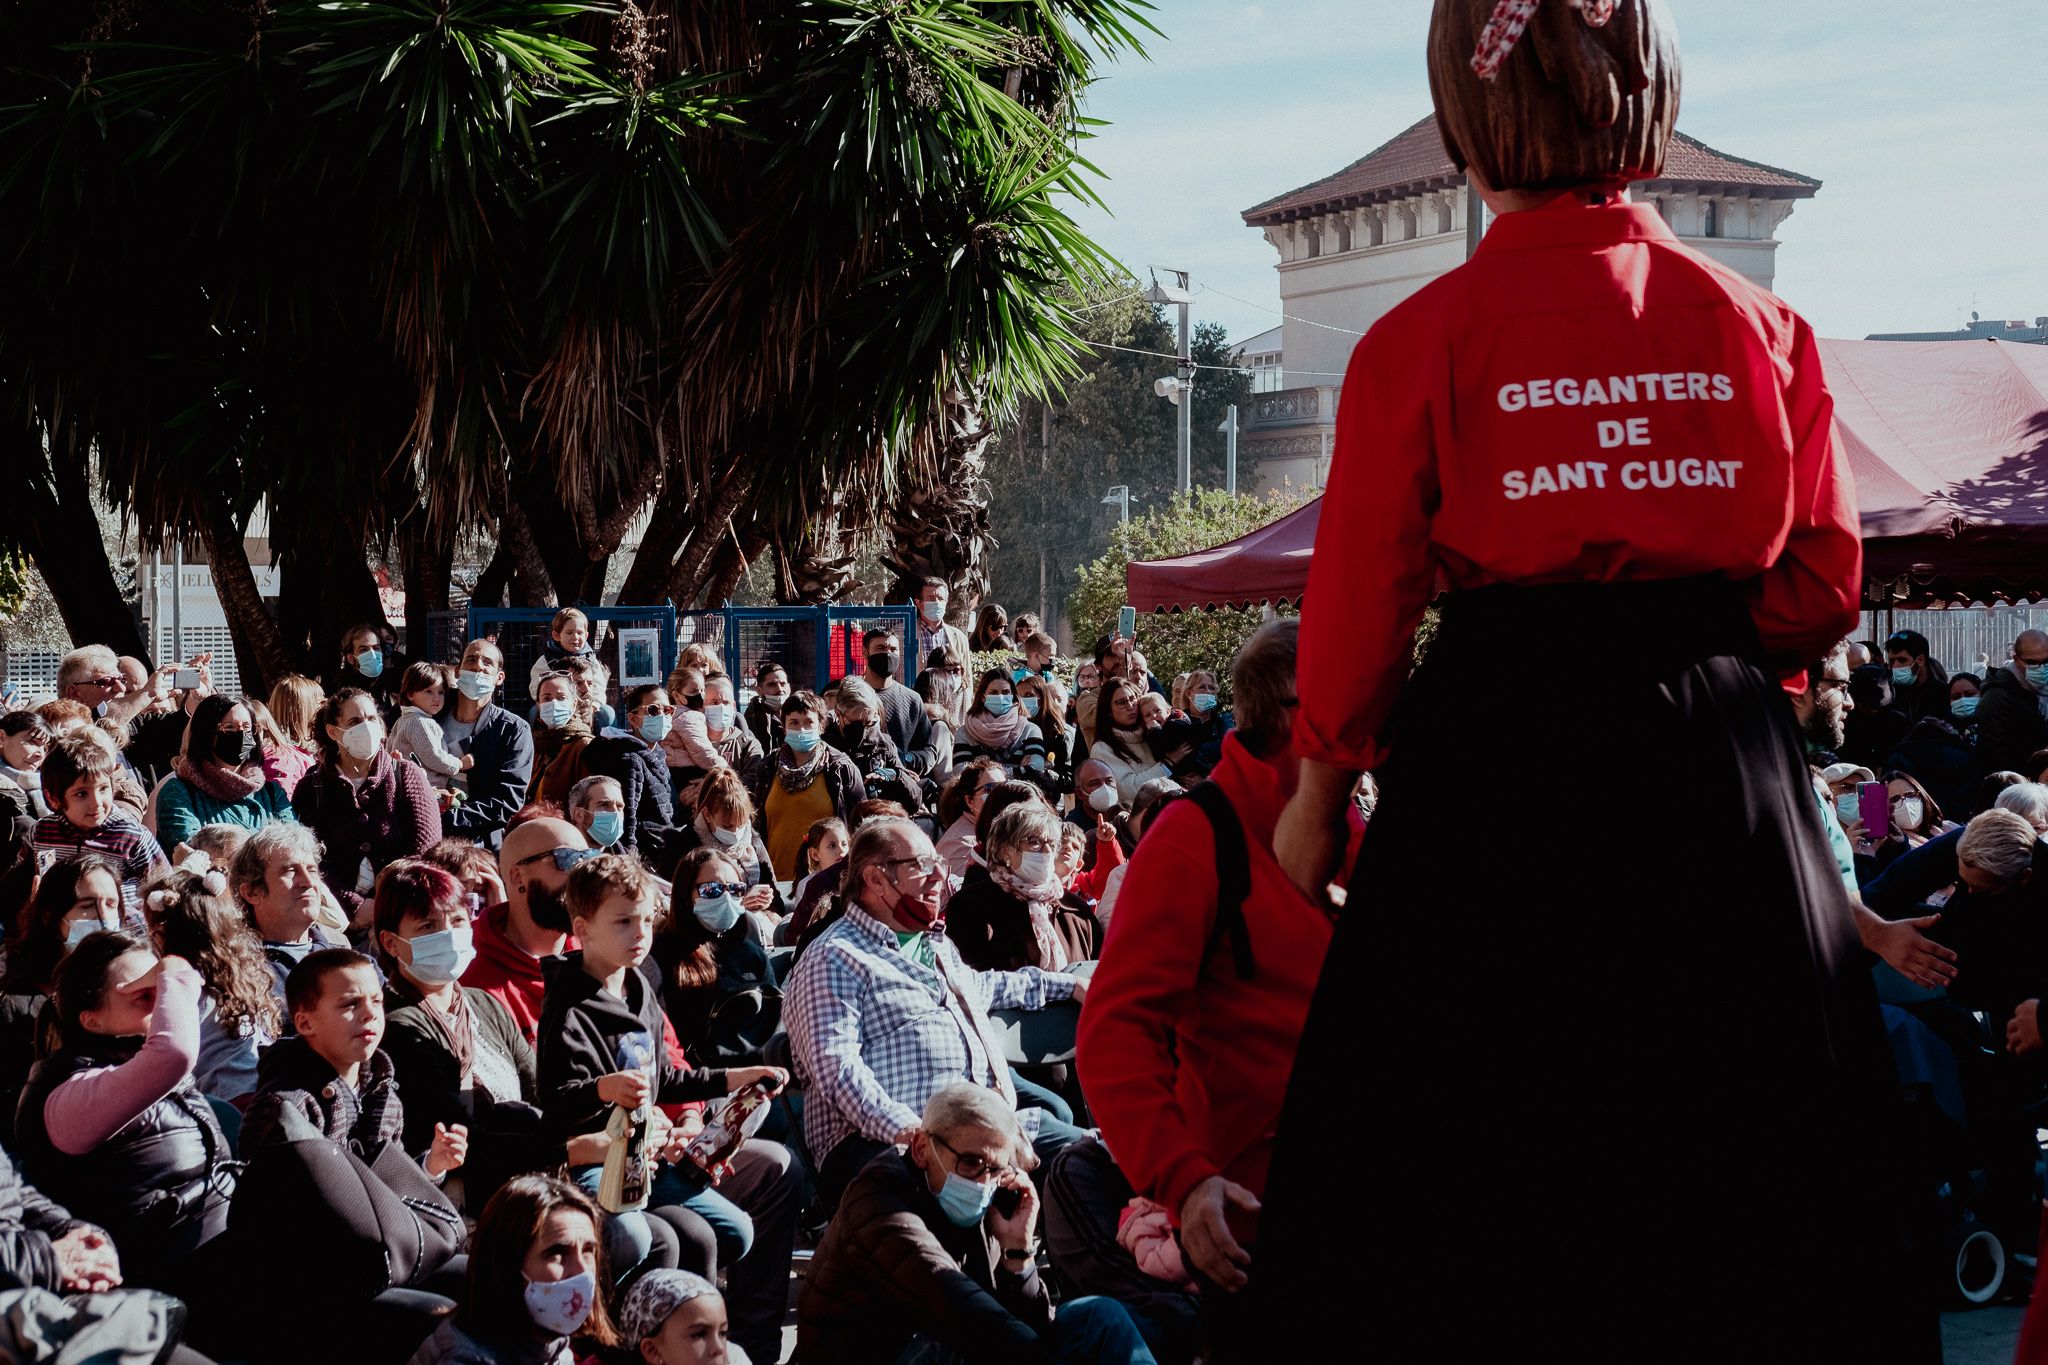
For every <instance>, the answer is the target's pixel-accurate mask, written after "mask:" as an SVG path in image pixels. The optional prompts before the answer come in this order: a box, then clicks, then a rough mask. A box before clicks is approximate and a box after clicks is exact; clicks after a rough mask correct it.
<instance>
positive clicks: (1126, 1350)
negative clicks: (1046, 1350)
mask: <svg viewBox="0 0 2048 1365" xmlns="http://www.w3.org/2000/svg"><path fill="white" fill-rule="evenodd" d="M1050 1335H1051V1338H1052V1341H1051V1344H1052V1353H1053V1359H1055V1360H1057V1361H1059V1363H1060V1365H1158V1362H1157V1360H1156V1359H1155V1358H1154V1356H1153V1354H1152V1350H1151V1348H1150V1347H1148V1346H1147V1345H1145V1338H1144V1337H1142V1336H1140V1335H1139V1334H1138V1328H1137V1324H1136V1323H1134V1322H1133V1321H1132V1320H1131V1314H1130V1311H1129V1310H1128V1309H1126V1308H1125V1307H1124V1306H1123V1305H1122V1304H1120V1303H1118V1302H1117V1301H1116V1300H1115V1299H1105V1298H1097V1297H1090V1298H1085V1299H1069V1300H1068V1301H1067V1302H1065V1303H1063V1304H1061V1305H1060V1306H1059V1310H1058V1312H1057V1313H1056V1314H1055V1315H1054V1317H1053V1320H1052V1331H1051V1334H1050ZM896 1365H970V1362H969V1360H968V1357H967V1356H965V1355H962V1354H961V1353H960V1352H958V1351H956V1350H954V1349H953V1348H952V1347H950V1346H946V1345H943V1344H942V1343H940V1342H937V1341H934V1340H932V1339H931V1338H930V1337H927V1336H918V1337H913V1338H912V1339H911V1342H910V1344H909V1345H908V1346H906V1347H904V1348H903V1353H902V1354H901V1355H899V1356H897V1357H896Z"/></svg>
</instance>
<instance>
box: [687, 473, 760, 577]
mask: <svg viewBox="0 0 2048 1365" xmlns="http://www.w3.org/2000/svg"><path fill="white" fill-rule="evenodd" d="M753 486H754V470H753V466H752V465H749V464H745V463H739V464H735V465H734V466H733V468H732V469H731V471H730V472H728V473H727V474H726V476H725V482H723V483H722V484H720V485H719V487H718V496H717V498H716V499H714V500H713V501H712V504H711V507H710V510H709V512H708V514H707V515H706V516H705V517H704V519H703V520H702V521H700V522H698V523H697V529H696V531H695V533H694V534H692V535H691V537H690V544H689V547H688V548H687V549H685V550H684V551H683V557H682V558H681V559H679V560H677V561H676V566H675V570H674V571H673V572H672V573H671V574H670V575H669V580H668V600H669V601H671V602H673V603H674V604H675V605H676V607H677V608H678V609H680V608H683V607H689V606H694V605H696V603H697V595H698V590H699V589H700V588H702V587H703V586H704V580H705V577H706V574H705V570H706V569H707V567H708V566H709V565H710V563H711V555H712V552H713V551H715V550H716V549H718V547H719V546H720V545H721V544H723V543H724V542H725V541H726V539H727V538H728V537H729V535H730V534H731V531H730V528H731V526H732V518H733V513H735V512H737V511H739V508H740V504H741V503H743V502H745V501H746V498H747V492H748V490H749V489H751V488H752V487H753Z"/></svg>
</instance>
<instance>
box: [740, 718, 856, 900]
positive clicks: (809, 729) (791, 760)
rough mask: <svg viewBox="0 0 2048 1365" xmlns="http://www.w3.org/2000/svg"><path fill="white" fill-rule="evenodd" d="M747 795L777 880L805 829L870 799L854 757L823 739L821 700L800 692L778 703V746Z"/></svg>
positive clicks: (792, 867)
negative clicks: (779, 713) (751, 801)
mask: <svg viewBox="0 0 2048 1365" xmlns="http://www.w3.org/2000/svg"><path fill="white" fill-rule="evenodd" d="M749 795H751V796H752V797H753V801H754V810H755V811H756V812H757V813H758V815H759V817H760V821H761V834H762V838H763V840H764V842H766V844H767V845H768V857H769V860H770V861H771V862H773V863H774V865H775V878H776V880H777V881H792V880H794V879H795V875H796V853H797V850H798V849H799V848H801V847H802V846H803V841H804V834H805V833H806V832H807V831H808V830H809V829H810V827H811V826H812V825H814V824H816V823H817V822H818V821H820V820H822V819H824V818H825V817H826V816H828V815H833V816H837V817H839V819H841V820H849V819H851V817H852V815H853V808H854V807H855V806H857V805H859V804H860V803H861V802H863V801H865V800H867V799H868V793H867V786H866V784H865V783H863V782H862V781H861V776H860V769H858V768H856V767H854V766H853V760H852V759H850V758H848V757H847V756H846V755H845V754H842V753H840V752H839V751H838V750H837V749H834V748H833V747H832V746H831V745H830V744H827V743H826V742H825V704H824V702H822V701H820V700H819V699H818V697H817V696H816V695H815V694H813V693H810V692H799V693H797V694H796V695H795V696H793V697H791V698H790V699H789V700H788V701H787V702H785V703H783V707H782V746H781V747H780V748H778V749H777V750H776V751H775V752H774V753H773V754H771V755H769V758H768V761H767V762H765V763H763V764H761V765H760V767H759V768H758V769H757V770H756V772H755V776H754V781H753V784H752V787H751V789H750V792H749Z"/></svg>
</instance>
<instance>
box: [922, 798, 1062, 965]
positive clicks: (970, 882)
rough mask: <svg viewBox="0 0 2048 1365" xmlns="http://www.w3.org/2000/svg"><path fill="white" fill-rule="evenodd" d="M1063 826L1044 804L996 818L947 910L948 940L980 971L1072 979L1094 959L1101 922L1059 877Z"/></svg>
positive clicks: (1025, 803)
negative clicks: (1031, 970) (1070, 971)
mask: <svg viewBox="0 0 2048 1365" xmlns="http://www.w3.org/2000/svg"><path fill="white" fill-rule="evenodd" d="M1062 823H1063V822H1062V821H1061V820H1060V818H1059V816H1057V815H1055V814H1054V813H1053V812H1052V810H1051V809H1050V808H1049V807H1047V806H1046V805H1045V804H1044V803H1043V802H1040V801H1036V800H1032V801H1020V802H1018V803H1017V804H1015V805H1012V806H1010V807H1009V808H1008V809H1007V810H1005V811H1003V812H1002V814H1001V815H999V816H997V817H996V819H995V821H994V823H993V824H992V825H991V826H990V827H989V833H988V838H987V839H986V840H984V841H983V844H982V849H981V853H982V857H983V859H984V860H985V861H984V863H983V864H981V865H977V866H975V867H970V868H969V869H967V876H966V878H965V880H963V881H962V882H961V884H960V889H959V890H958V891H955V892H954V893H953V896H952V899H951V900H949V901H947V902H946V936H947V937H948V938H949V939H951V940H952V942H953V944H954V946H955V947H956V948H958V949H959V950H960V960H961V961H962V962H964V963H966V964H967V965H968V966H969V967H972V968H973V969H974V970H976V971H996V972H1012V971H1017V970H1019V969H1020V968H1024V967H1038V968H1042V969H1043V970H1045V971H1048V972H1060V971H1065V970H1066V969H1067V968H1068V967H1070V966H1072V965H1073V964H1075V963H1077V962H1088V961H1092V960H1094V957H1095V935H1096V929H1095V921H1094V920H1093V919H1092V918H1090V917H1089V914H1088V912H1087V909H1086V907H1085V906H1082V905H1080V904H1079V903H1078V902H1069V900H1068V899H1067V889H1066V884H1065V883H1064V882H1062V881H1061V880H1060V878H1059V876H1058V875H1057V873H1056V872H1055V870H1054V864H1055V863H1056V861H1057V860H1058V857H1059V841H1060V830H1061V828H1062Z"/></svg>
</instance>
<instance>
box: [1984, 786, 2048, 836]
mask: <svg viewBox="0 0 2048 1365" xmlns="http://www.w3.org/2000/svg"><path fill="white" fill-rule="evenodd" d="M1991 805H1992V808H1993V809H1995V810H2009V811H2011V812H2012V813H2013V814H2014V815H2017V816H2019V817H2020V819H2022V820H2025V821H2026V822H2027V823H2028V824H2030V825H2032V826H2033V827H2034V828H2035V829H2036V830H2048V786H2043V785H2042V784H2041V783H2039V782H2018V783H2014V784H2013V785H2012V786H2010V787H2007V788H2006V789H2005V790H2004V791H2002V792H2000V793H1999V794H1998V799H1997V800H1996V801H1993V802H1992V803H1991Z"/></svg>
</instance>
